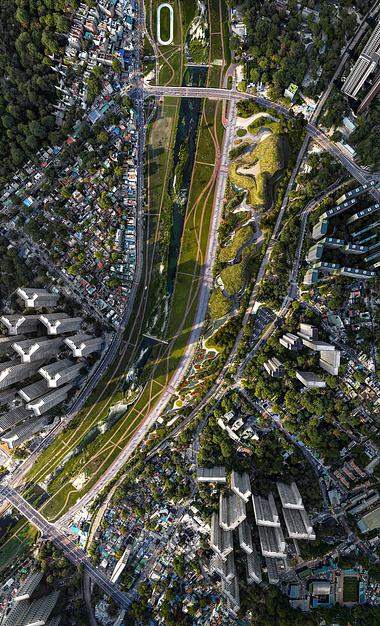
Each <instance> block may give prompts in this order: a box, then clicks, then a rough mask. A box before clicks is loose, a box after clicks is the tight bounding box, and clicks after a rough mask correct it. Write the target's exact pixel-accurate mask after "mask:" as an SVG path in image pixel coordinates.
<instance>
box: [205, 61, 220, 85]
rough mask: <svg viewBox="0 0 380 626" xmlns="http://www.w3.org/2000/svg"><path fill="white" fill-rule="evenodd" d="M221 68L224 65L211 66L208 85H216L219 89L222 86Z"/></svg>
mask: <svg viewBox="0 0 380 626" xmlns="http://www.w3.org/2000/svg"><path fill="white" fill-rule="evenodd" d="M221 70H222V66H221V65H220V66H217V65H211V66H210V72H209V77H208V81H207V86H208V87H215V88H216V89H219V87H220V74H221Z"/></svg>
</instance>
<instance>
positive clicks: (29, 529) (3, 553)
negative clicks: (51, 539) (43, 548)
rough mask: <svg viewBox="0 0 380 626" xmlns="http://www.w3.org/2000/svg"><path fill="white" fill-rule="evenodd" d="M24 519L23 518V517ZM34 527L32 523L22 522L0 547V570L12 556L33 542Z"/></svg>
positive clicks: (18, 553)
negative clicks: (16, 530) (18, 528)
mask: <svg viewBox="0 0 380 626" xmlns="http://www.w3.org/2000/svg"><path fill="white" fill-rule="evenodd" d="M23 520H24V521H26V520H25V518H23ZM36 532H37V530H36V528H35V527H34V526H32V524H29V523H27V524H24V525H23V526H22V527H21V528H20V530H19V531H18V532H16V533H15V534H14V535H13V537H11V538H10V539H9V541H7V542H6V543H5V544H4V545H3V546H1V548H0V570H2V569H3V567H5V566H6V564H7V563H8V562H9V561H10V560H11V559H13V558H14V557H16V556H18V555H20V554H22V553H23V552H25V550H26V548H27V547H28V546H29V545H30V544H31V543H33V542H34V540H35V536H36Z"/></svg>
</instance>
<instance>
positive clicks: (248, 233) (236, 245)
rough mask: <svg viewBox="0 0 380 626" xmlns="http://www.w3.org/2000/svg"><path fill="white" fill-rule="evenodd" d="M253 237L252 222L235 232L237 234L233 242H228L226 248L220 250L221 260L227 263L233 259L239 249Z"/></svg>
mask: <svg viewBox="0 0 380 626" xmlns="http://www.w3.org/2000/svg"><path fill="white" fill-rule="evenodd" d="M251 237H252V228H251V226H250V224H247V226H243V228H241V229H240V230H238V231H237V233H235V236H234V238H233V240H232V241H231V243H229V244H228V246H226V247H225V248H222V250H221V251H220V252H219V261H221V262H222V263H227V262H228V261H233V260H234V258H235V256H236V254H237V252H238V250H239V249H240V248H241V246H243V245H244V244H245V243H248V241H249V240H250V239H251Z"/></svg>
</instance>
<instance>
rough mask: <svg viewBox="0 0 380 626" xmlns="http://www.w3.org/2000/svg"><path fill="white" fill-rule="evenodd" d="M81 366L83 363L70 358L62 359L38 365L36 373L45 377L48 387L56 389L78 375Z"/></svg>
mask: <svg viewBox="0 0 380 626" xmlns="http://www.w3.org/2000/svg"><path fill="white" fill-rule="evenodd" d="M82 367H83V363H73V361H72V360H71V359H62V360H60V361H55V362H54V363H51V364H50V365H44V366H43V367H40V369H39V370H38V373H39V374H41V376H43V377H44V378H45V380H46V382H47V386H48V388H49V389H56V388H57V387H60V386H61V385H65V384H66V383H69V382H70V381H72V380H74V379H75V378H76V377H77V376H79V374H80V370H81V369H82Z"/></svg>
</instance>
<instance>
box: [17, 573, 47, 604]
mask: <svg viewBox="0 0 380 626" xmlns="http://www.w3.org/2000/svg"><path fill="white" fill-rule="evenodd" d="M42 578H43V573H42V572H38V571H37V572H32V573H31V574H29V576H27V577H26V579H25V580H24V582H23V583H22V585H21V587H19V588H18V590H17V592H16V595H15V597H14V601H15V602H20V600H28V599H29V598H30V596H31V595H32V593H33V591H34V590H35V588H36V587H37V585H39V583H40V582H41V580H42Z"/></svg>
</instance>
